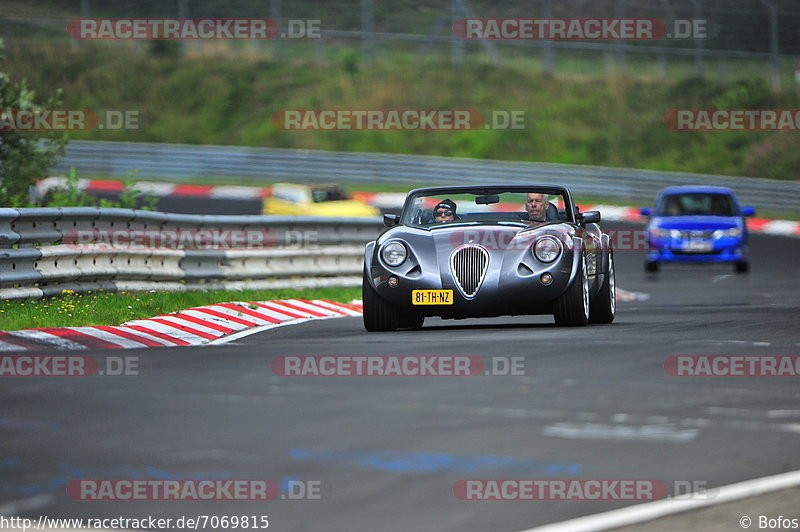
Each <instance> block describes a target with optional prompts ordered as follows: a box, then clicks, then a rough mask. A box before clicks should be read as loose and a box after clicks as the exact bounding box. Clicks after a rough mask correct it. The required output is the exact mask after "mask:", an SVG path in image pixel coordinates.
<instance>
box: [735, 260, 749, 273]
mask: <svg viewBox="0 0 800 532" xmlns="http://www.w3.org/2000/svg"><path fill="white" fill-rule="evenodd" d="M734 269H735V270H736V273H748V272H750V263H749V262H747V261H746V260H740V261H739V262H737V263H736V266H735V267H734Z"/></svg>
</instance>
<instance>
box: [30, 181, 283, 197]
mask: <svg viewBox="0 0 800 532" xmlns="http://www.w3.org/2000/svg"><path fill="white" fill-rule="evenodd" d="M76 186H77V188H78V190H80V191H83V192H87V193H90V194H91V193H111V194H116V193H120V192H122V191H123V190H125V188H126V185H125V183H124V182H122V181H117V180H113V179H78V181H77V184H76ZM58 188H67V179H66V178H64V177H48V178H45V179H42V180H41V181H39V182H38V183H36V189H37V191H38V192H39V195H40V196H42V197H44V196H45V195H46V194H47V193H48V192H49V191H51V190H54V189H58ZM131 188H132V189H134V190H138V191H139V192H141V193H142V194H143V195H145V196H155V197H157V198H163V197H170V196H183V197H186V196H189V197H199V198H210V199H231V200H260V199H262V198H265V197H267V196H270V195H272V189H271V188H269V187H267V188H261V187H248V186H232V185H225V186H212V185H180V184H177V183H162V182H159V181H138V182H136V183H134V184H133V185H131Z"/></svg>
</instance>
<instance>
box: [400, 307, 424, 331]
mask: <svg viewBox="0 0 800 532" xmlns="http://www.w3.org/2000/svg"><path fill="white" fill-rule="evenodd" d="M423 323H425V316H423V315H422V314H420V313H419V312H414V311H413V310H410V311H407V312H404V313H403V314H402V315H401V316H400V327H402V328H404V329H419V328H421V327H422V324H423Z"/></svg>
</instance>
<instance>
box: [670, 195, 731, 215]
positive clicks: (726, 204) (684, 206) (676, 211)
mask: <svg viewBox="0 0 800 532" xmlns="http://www.w3.org/2000/svg"><path fill="white" fill-rule="evenodd" d="M657 213H658V216H735V215H736V206H735V204H734V203H733V198H731V197H730V196H728V195H727V194H703V193H691V194H670V195H668V196H664V198H663V199H662V200H661V203H660V204H659V206H658V211H657Z"/></svg>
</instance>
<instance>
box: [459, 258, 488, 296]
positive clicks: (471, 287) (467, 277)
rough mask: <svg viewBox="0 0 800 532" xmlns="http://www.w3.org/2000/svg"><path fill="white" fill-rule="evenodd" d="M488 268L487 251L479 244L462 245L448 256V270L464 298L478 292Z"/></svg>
mask: <svg viewBox="0 0 800 532" xmlns="http://www.w3.org/2000/svg"><path fill="white" fill-rule="evenodd" d="M488 268H489V252H488V251H486V250H485V249H484V248H482V247H480V246H469V245H468V246H463V247H461V248H458V249H457V250H456V251H455V252H453V254H452V255H451V256H450V271H452V272H453V277H454V278H455V280H456V284H457V285H458V289H459V290H460V291H461V293H462V294H463V295H464V297H466V298H471V297H473V296H474V295H475V294H476V293H477V292H478V289H479V288H480V287H481V283H483V278H484V277H485V276H486V270H487V269H488Z"/></svg>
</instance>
